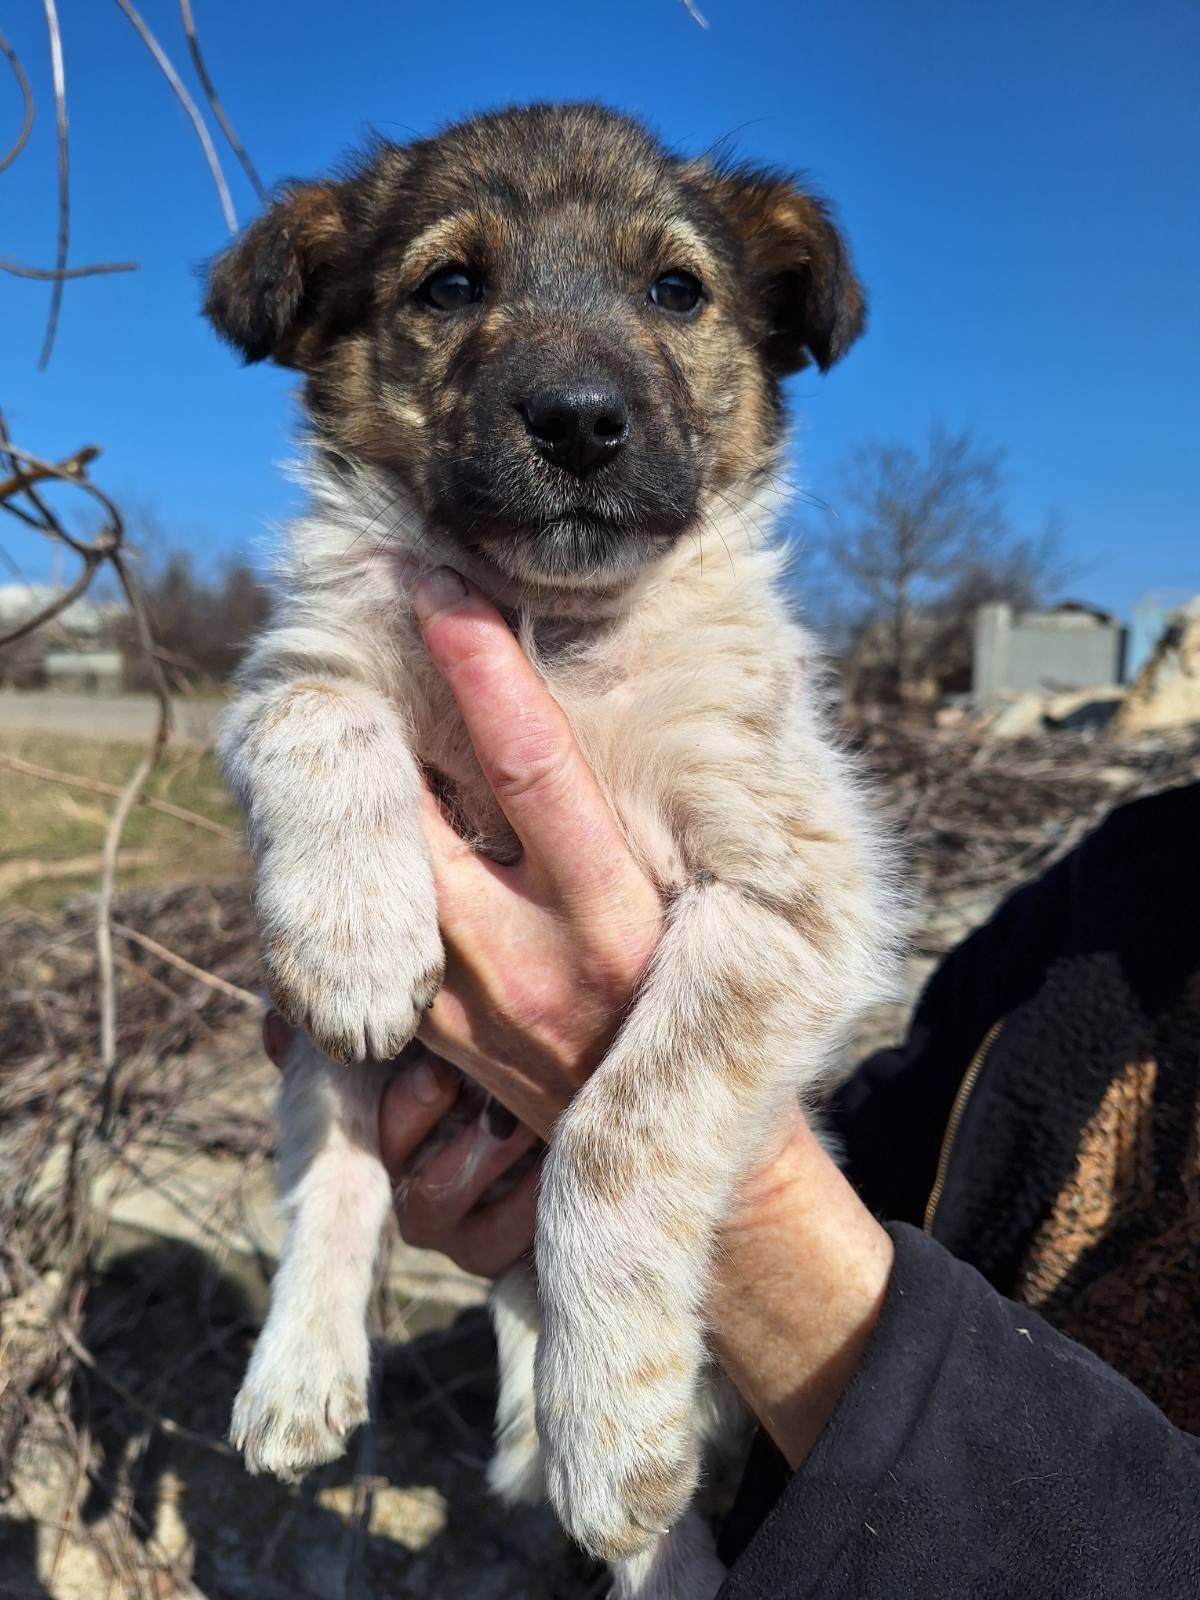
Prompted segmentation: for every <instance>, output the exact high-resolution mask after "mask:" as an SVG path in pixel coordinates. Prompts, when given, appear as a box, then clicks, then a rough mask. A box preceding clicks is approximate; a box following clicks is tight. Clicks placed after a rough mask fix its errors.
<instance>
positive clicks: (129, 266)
mask: <svg viewBox="0 0 1200 1600" xmlns="http://www.w3.org/2000/svg"><path fill="white" fill-rule="evenodd" d="M137 270H138V264H137V262H136V261H99V262H96V263H95V264H94V265H92V266H87V267H61V268H59V267H26V266H22V264H21V263H20V262H19V261H7V260H5V259H4V258H3V257H0V272H11V273H12V275H13V277H14V278H34V279H36V280H37V281H38V282H40V283H63V282H66V281H67V280H69V279H71V278H99V277H102V276H104V275H105V274H107V273H110V272H136V271H137Z"/></svg>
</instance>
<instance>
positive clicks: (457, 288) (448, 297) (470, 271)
mask: <svg viewBox="0 0 1200 1600" xmlns="http://www.w3.org/2000/svg"><path fill="white" fill-rule="evenodd" d="M417 299H418V300H419V301H420V302H421V304H422V305H426V306H432V307H433V309H434V310H435V311H461V310H462V308H463V307H464V306H469V305H471V304H472V303H473V302H474V301H476V300H482V299H483V279H482V278H481V277H480V276H479V274H478V273H477V272H476V271H475V269H474V268H473V267H463V266H453V267H439V268H438V270H437V271H436V272H431V273H430V274H429V276H428V277H427V278H426V279H425V282H424V283H423V284H422V285H421V287H420V288H419V289H418V290H417Z"/></svg>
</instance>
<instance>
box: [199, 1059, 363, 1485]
mask: <svg viewBox="0 0 1200 1600" xmlns="http://www.w3.org/2000/svg"><path fill="white" fill-rule="evenodd" d="M386 1078H387V1069H386V1068H384V1067H380V1066H377V1065H367V1066H360V1067H343V1066H336V1065H335V1064H334V1063H333V1062H331V1061H328V1060H326V1059H325V1057H324V1056H322V1055H321V1054H320V1053H319V1052H318V1051H317V1050H316V1049H315V1048H314V1046H313V1045H312V1044H310V1043H309V1041H308V1040H307V1039H305V1038H303V1037H300V1036H297V1038H296V1041H295V1043H294V1044H293V1045H292V1048H291V1051H290V1052H289V1055H288V1058H287V1061H286V1063H285V1065H284V1070H283V1091H282V1094H281V1096H280V1104H279V1186H280V1198H281V1204H282V1209H283V1212H284V1215H285V1217H286V1218H287V1231H286V1234H285V1236H284V1242H283V1249H282V1252H281V1254H280V1260H279V1269H278V1271H277V1272H276V1274H275V1280H274V1283H273V1284H272V1286H271V1309H270V1313H269V1315H268V1317H267V1321H266V1325H265V1327H264V1328H263V1331H262V1333H261V1334H260V1336H259V1340H258V1344H257V1345H256V1346H255V1349H254V1355H253V1357H252V1358H251V1361H250V1367H249V1370H248V1372H247V1373H246V1377H245V1380H244V1382H243V1384H242V1388H241V1392H240V1393H239V1394H238V1397H237V1400H236V1402H235V1404H234V1408H233V1422H232V1426H231V1429H230V1438H231V1439H232V1441H233V1443H234V1444H235V1445H236V1446H237V1448H238V1449H239V1450H241V1451H242V1453H243V1455H244V1456H245V1459H246V1465H247V1467H248V1468H249V1469H250V1471H251V1472H255V1473H257V1472H270V1473H273V1474H274V1475H275V1476H276V1477H278V1478H283V1479H284V1480H285V1481H289V1482H292V1481H295V1480H296V1479H297V1478H300V1477H302V1476H303V1474H304V1473H305V1472H307V1471H308V1470H309V1469H310V1468H311V1467H315V1466H318V1465H319V1464H320V1463H321V1462H324V1461H332V1460H334V1459H336V1458H337V1457H338V1456H340V1455H341V1454H342V1453H343V1451H344V1450H345V1448H346V1440H347V1438H348V1437H349V1435H350V1434H351V1432H353V1430H354V1429H355V1428H356V1427H357V1426H358V1425H359V1423H361V1422H364V1421H365V1420H366V1417H367V1388H368V1381H369V1377H370V1361H371V1355H370V1343H369V1340H368V1337H367V1304H368V1300H369V1298H370V1293H371V1284H372V1279H373V1276H374V1270H375V1258H376V1254H377V1252H378V1248H379V1237H380V1233H381V1230H382V1228H383V1223H384V1220H385V1218H386V1217H387V1213H388V1209H389V1207H390V1205H391V1199H392V1191H391V1184H390V1182H389V1180H388V1176H387V1173H386V1172H385V1171H384V1168H383V1164H382V1162H381V1161H380V1159H379V1141H378V1117H379V1096H380V1093H381V1091H382V1088H383V1085H384V1083H385V1081H386Z"/></svg>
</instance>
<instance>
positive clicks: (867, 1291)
mask: <svg viewBox="0 0 1200 1600" xmlns="http://www.w3.org/2000/svg"><path fill="white" fill-rule="evenodd" d="M892 1256H893V1249H892V1242H891V1239H890V1238H889V1237H888V1235H887V1233H886V1232H885V1231H884V1230H883V1228H881V1227H880V1226H879V1224H878V1223H877V1222H876V1221H875V1219H874V1218H873V1217H872V1216H871V1215H870V1213H869V1212H868V1211H866V1209H865V1208H864V1207H863V1205H862V1203H861V1201H860V1200H859V1199H858V1197H857V1196H856V1194H855V1193H854V1191H853V1189H852V1188H851V1187H850V1185H849V1183H848V1182H847V1181H846V1179H845V1178H844V1177H843V1175H842V1174H841V1172H840V1171H839V1170H838V1168H837V1166H836V1165H835V1163H834V1162H833V1161H832V1160H831V1159H830V1157H829V1156H828V1155H827V1154H826V1153H825V1151H824V1150H823V1149H822V1148H821V1146H820V1144H819V1143H818V1141H817V1139H816V1138H815V1137H814V1135H813V1134H812V1132H811V1131H810V1130H809V1128H808V1127H807V1126H806V1125H805V1124H804V1123H803V1122H802V1121H801V1120H800V1118H799V1117H797V1119H796V1124H795V1127H794V1130H793V1131H792V1132H791V1134H790V1136H789V1137H788V1139H787V1141H786V1143H785V1144H784V1146H783V1148H782V1149H781V1150H780V1151H779V1153H778V1155H776V1156H775V1157H774V1158H773V1159H772V1160H771V1161H770V1162H769V1163H768V1164H766V1165H765V1166H762V1167H760V1168H759V1169H758V1170H757V1171H756V1172H755V1173H754V1174H753V1175H751V1177H750V1178H749V1179H748V1181H747V1182H746V1183H745V1184H744V1185H743V1188H742V1192H741V1195H740V1198H739V1204H738V1207H737V1210H736V1211H735V1213H734V1215H733V1217H732V1218H731V1219H730V1220H729V1221H728V1222H727V1223H726V1225H725V1228H724V1230H723V1233H722V1240H721V1247H720V1255H719V1258H718V1261H717V1264H716V1266H717V1272H716V1281H715V1287H714V1293H713V1298H712V1300H711V1302H710V1317H711V1322H712V1331H713V1337H714V1341H715V1344H716V1348H717V1352H718V1354H719V1356H720V1358H721V1362H722V1364H723V1366H724V1367H725V1369H726V1371H727V1372H728V1373H729V1376H730V1377H731V1378H732V1379H733V1381H734V1383H735V1384H736V1385H737V1387H738V1389H739V1390H740V1392H741V1394H742V1397H743V1399H744V1400H745V1401H746V1403H747V1404H748V1405H749V1407H750V1409H751V1410H752V1411H753V1412H754V1414H755V1416H756V1417H757V1418H758V1420H759V1422H760V1423H761V1424H762V1426H763V1427H764V1428H765V1430H766V1431H767V1432H768V1433H769V1434H770V1435H771V1437H772V1439H773V1440H774V1441H775V1443H776V1445H777V1446H778V1447H779V1449H780V1451H781V1452H782V1453H783V1455H784V1456H785V1457H786V1458H787V1460H788V1461H789V1463H790V1464H791V1465H792V1466H793V1467H795V1466H797V1465H798V1464H799V1462H800V1461H801V1460H803V1458H804V1456H805V1455H806V1454H807V1453H808V1450H809V1449H810V1447H811V1446H812V1444H813V1442H814V1441H815V1440H816V1438H817V1436H818V1435H819V1433H820V1432H821V1429H822V1428H823V1427H824V1425H825V1423H826V1421H827V1420H828V1418H829V1416H830V1415H831V1414H832V1412H833V1409H834V1407H835V1406H836V1404H837V1401H838V1399H839V1397H840V1395H841V1393H842V1391H843V1390H844V1389H845V1387H846V1385H847V1383H848V1382H849V1381H850V1379H851V1377H852V1376H853V1373H854V1371H855V1368H856V1366H857V1364H858V1360H859V1357H860V1355H861V1353H862V1350H863V1348H864V1346H865V1345H866V1342H867V1339H868V1338H869V1336H870V1333H871V1329H872V1328H873V1327H874V1324H875V1320H876V1318H877V1316H878V1314H879V1310H880V1307H881V1306H882V1304H883V1300H884V1298H885V1295H886V1293H887V1286H888V1279H889V1276H890V1273H891V1267H892Z"/></svg>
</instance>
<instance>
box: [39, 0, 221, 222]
mask: <svg viewBox="0 0 1200 1600" xmlns="http://www.w3.org/2000/svg"><path fill="white" fill-rule="evenodd" d="M50 3H51V0H47V4H50ZM117 4H118V5H119V6H120V8H121V10H122V11H123V12H124V13H125V15H126V16H127V17H128V18H129V20H130V22H131V23H132V24H133V27H134V30H135V31H136V33H137V35H138V37H139V38H140V39H141V41H142V43H143V44H144V45H145V46H146V49H147V50H149V52H150V54H151V55H152V56H153V57H154V61H155V64H156V65H157V67H158V70H159V71H160V72H161V73H162V75H163V77H164V78H165V79H166V80H167V82H168V83H169V84H170V86H171V88H172V90H173V91H174V94H175V98H176V99H177V100H178V101H179V103H180V105H181V106H182V107H183V109H184V110H185V111H186V112H187V114H188V116H189V117H190V119H191V123H192V127H193V128H195V130H196V137H197V139H199V141H200V148H201V149H202V150H203V151H204V159H205V160H206V161H207V162H208V170H209V171H210V172H211V173H212V179H213V183H214V184H215V185H216V188H217V197H218V199H219V200H220V202H221V210H222V211H223V212H224V213H225V225H226V227H227V228H228V229H229V231H230V233H236V232H237V213H236V212H235V211H234V209H233V197H232V196H231V195H230V193H229V185H228V184H227V183H226V182H225V174H224V172H223V171H222V170H221V162H220V158H219V157H218V155H217V152H216V150H215V149H214V147H213V142H212V138H211V136H210V134H209V131H208V128H207V126H206V124H205V121H204V118H203V117H202V116H201V115H200V111H199V108H198V107H197V105H196V102H195V101H194V100H193V99H192V97H191V95H190V94H189V93H188V92H187V90H186V89H185V88H184V86H183V81H182V79H181V78H180V76H179V74H178V73H177V72H176V71H175V68H174V67H173V66H172V64H171V58H170V57H169V56H168V55H167V53H166V51H165V50H164V49H163V47H162V45H160V44H159V42H158V40H157V39H156V38H155V37H154V35H153V34H152V33H151V32H150V29H149V28H148V27H147V26H146V24H145V22H144V21H143V20H142V17H141V15H140V13H139V12H138V10H137V9H136V7H135V6H134V5H133V4H132V3H131V0H117Z"/></svg>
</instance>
